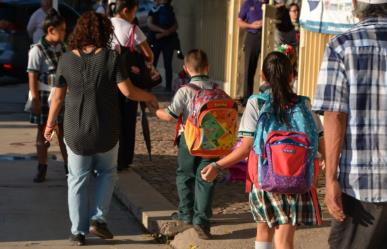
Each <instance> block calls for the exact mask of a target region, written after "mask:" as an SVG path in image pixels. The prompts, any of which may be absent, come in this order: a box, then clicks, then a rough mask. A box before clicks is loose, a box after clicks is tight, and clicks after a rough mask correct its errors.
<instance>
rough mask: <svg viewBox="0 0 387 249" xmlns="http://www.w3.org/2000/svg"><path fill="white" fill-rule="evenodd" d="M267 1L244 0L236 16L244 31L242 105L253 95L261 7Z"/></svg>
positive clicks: (259, 44) (260, 37) (259, 49)
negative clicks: (243, 91)
mask: <svg viewBox="0 0 387 249" xmlns="http://www.w3.org/2000/svg"><path fill="white" fill-rule="evenodd" d="M264 3H267V0H245V1H244V2H243V4H242V6H241V9H240V11H239V16H238V25H239V27H240V28H241V29H245V30H246V31H247V32H246V37H245V77H244V79H245V93H244V100H243V103H244V104H246V102H247V99H248V98H249V97H250V96H251V95H252V94H253V90H254V76H255V72H256V70H257V65H258V59H259V55H260V53H261V39H262V5H263V4H264Z"/></svg>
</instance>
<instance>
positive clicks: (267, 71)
mask: <svg viewBox="0 0 387 249" xmlns="http://www.w3.org/2000/svg"><path fill="white" fill-rule="evenodd" d="M262 72H263V75H264V76H265V78H266V80H267V81H268V83H269V85H270V87H271V91H272V98H273V107H274V114H275V115H276V117H277V118H279V120H280V121H281V122H285V123H288V120H287V118H286V113H285V112H286V107H287V105H288V104H290V103H292V102H293V101H294V100H295V98H296V97H297V95H296V94H295V93H294V92H293V89H292V87H291V85H290V83H289V77H290V76H291V74H292V72H293V66H292V63H291V62H290V60H289V58H288V57H287V56H286V55H285V54H283V53H281V52H271V53H269V54H268V55H267V56H266V58H265V60H264V61H263V67H262Z"/></svg>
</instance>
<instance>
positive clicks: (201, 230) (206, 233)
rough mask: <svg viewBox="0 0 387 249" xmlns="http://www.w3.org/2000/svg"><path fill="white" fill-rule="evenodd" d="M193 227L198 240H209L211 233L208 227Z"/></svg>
mask: <svg viewBox="0 0 387 249" xmlns="http://www.w3.org/2000/svg"><path fill="white" fill-rule="evenodd" d="M193 227H194V229H195V231H196V233H197V234H198V236H199V238H200V239H203V240H209V239H211V232H210V227H209V226H208V227H207V226H201V225H194V226H193Z"/></svg>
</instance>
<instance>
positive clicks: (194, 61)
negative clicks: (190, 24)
mask: <svg viewBox="0 0 387 249" xmlns="http://www.w3.org/2000/svg"><path fill="white" fill-rule="evenodd" d="M184 65H185V66H186V67H188V68H189V69H190V70H192V71H194V72H197V73H200V72H203V70H204V69H205V68H206V67H208V57H207V54H206V53H205V52H204V51H203V50H200V49H192V50H190V51H189V52H188V53H187V55H186V56H185V57H184Z"/></svg>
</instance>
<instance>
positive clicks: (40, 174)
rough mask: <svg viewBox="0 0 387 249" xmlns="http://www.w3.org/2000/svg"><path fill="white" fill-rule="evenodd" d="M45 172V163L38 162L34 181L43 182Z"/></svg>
mask: <svg viewBox="0 0 387 249" xmlns="http://www.w3.org/2000/svg"><path fill="white" fill-rule="evenodd" d="M46 173H47V164H39V165H38V173H37V174H36V176H35V178H34V182H36V183H40V182H44V181H45V180H46Z"/></svg>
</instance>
